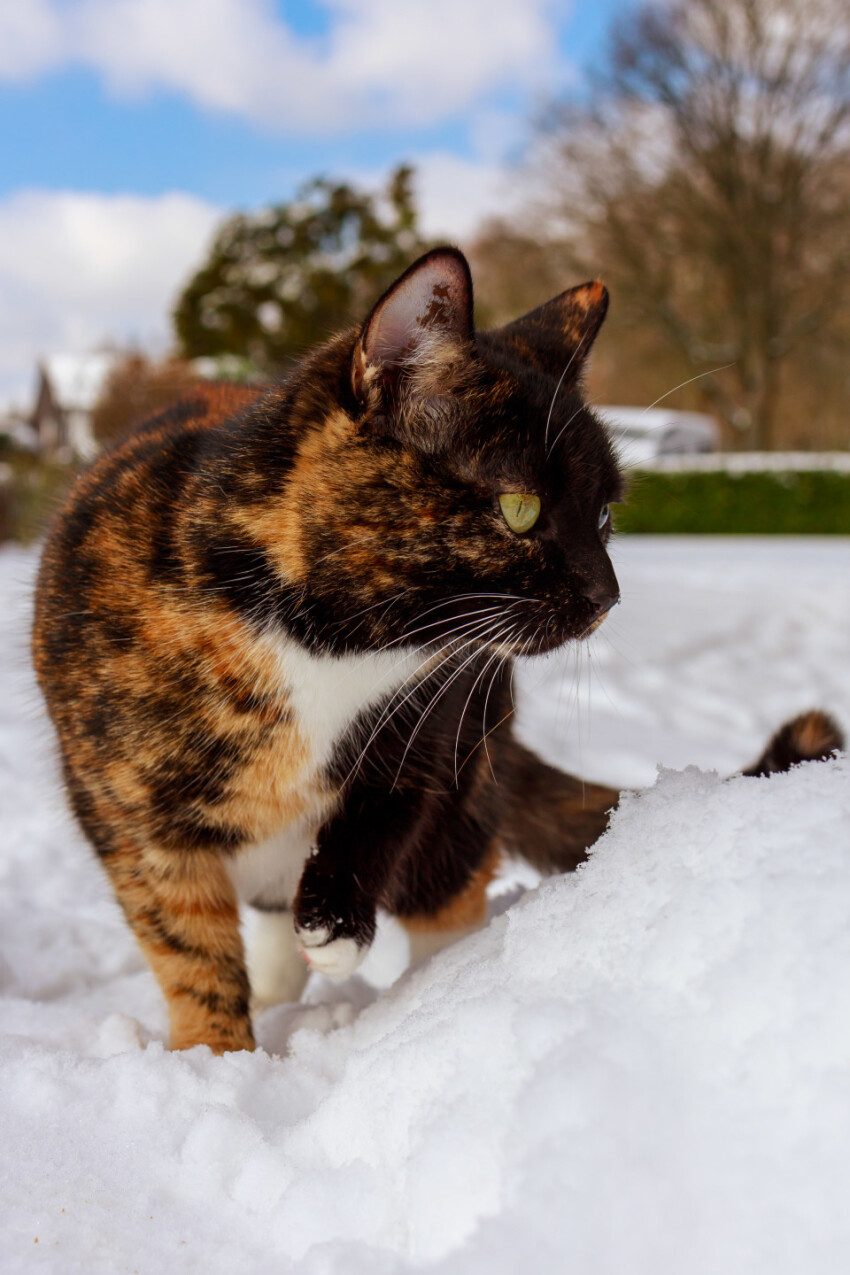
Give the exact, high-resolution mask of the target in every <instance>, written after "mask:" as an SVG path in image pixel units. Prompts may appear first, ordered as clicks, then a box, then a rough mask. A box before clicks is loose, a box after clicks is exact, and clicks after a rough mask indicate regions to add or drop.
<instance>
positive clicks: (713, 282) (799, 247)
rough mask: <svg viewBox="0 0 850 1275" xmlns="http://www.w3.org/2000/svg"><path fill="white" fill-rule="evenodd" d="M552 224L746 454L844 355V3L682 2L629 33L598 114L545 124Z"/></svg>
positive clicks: (849, 113)
mask: <svg viewBox="0 0 850 1275" xmlns="http://www.w3.org/2000/svg"><path fill="white" fill-rule="evenodd" d="M544 136H545V144H544V147H543V154H544V157H545V164H546V169H545V176H546V179H547V182H548V184H549V189H550V192H551V194H552V197H551V198H550V201H549V212H550V226H549V229H550V232H551V216H552V215H553V214H554V216H555V217H556V218H558V219H560V223H561V228H562V234H563V237H564V238H567V239H571V240H572V241H573V243H574V244H575V245H576V255H577V257H578V258H579V259H580V260H581V263H582V265H583V266H584V268H585V269H586V270H588V271H589V272H590V273H593V272H599V273H602V274H603V275H604V276H605V278H606V280H607V281H609V282H610V283H611V284H612V285H613V288H614V289H615V296H616V298H617V299H618V301H619V302H620V304H621V305H622V306H624V307H625V310H626V311H627V312H628V315H629V318H630V320H631V322H632V323H633V324H634V325H635V326H639V327H641V328H642V329H644V330H645V329H646V328H651V329H652V330H654V331H655V332H657V333H659V334H660V335H662V336H663V338H664V339H665V340H666V341H667V342H668V343H670V344H672V345H673V346H674V347H675V348H677V349H678V350H679V351H680V352H681V355H682V356H683V367H684V368H686V369H687V370H690V372H691V373H692V374H693V375H699V374H701V373H704V372H706V371H707V370H708V369H711V368H712V367H718V366H724V365H726V366H725V370H723V371H722V372H717V373H716V374H710V375H708V376H706V377H705V380H704V382H703V389H704V392H705V393H706V394H707V395H708V396H709V398H710V400H711V401H712V403H713V404H714V407H715V409H716V410H717V411H718V412H719V413H720V414H721V415H722V416H723V417H724V418H725V419H726V420H727V421H728V422H729V423H730V425H732V426H733V427H735V428H736V429H737V430H739V431H740V434H741V437H742V441H743V442H745V444H747V445H749V446H756V447H770V446H772V445H773V444H774V440H775V423H776V418H777V409H778V407H779V405H780V401H781V396H782V394H783V379H782V378H783V371H784V369H785V368H786V366H787V362H788V359H789V357H791V356H793V357H794V359H795V361H796V362H798V363H799V361H800V359H801V358H804V356H805V352H806V350H807V349H814V348H815V347H816V346H817V344H818V343H820V342H823V341H833V342H834V341H835V340H836V339H838V337H839V336H841V339H846V330H847V325H846V320H845V319H842V318H841V309H842V306H844V305H846V303H847V301H848V298H850V199H848V194H850V9H848V7H847V4H846V0H671V2H670V3H663V4H662V3H654V4H649V5H647V6H646V7H645V8H643V9H642V10H640V11H638V12H637V13H636V14H634V15H633V16H631V17H629V18H627V19H625V20H621V25H620V27H619V30H618V31H617V32H616V34H615V35H614V36H613V37H612V42H611V47H610V54H609V58H608V61H607V63H606V65H605V66H604V68H603V70H602V71H601V72H600V73H599V75H598V76H597V77H596V83H595V85H594V91H593V93H592V94H591V105H589V106H587V105H582V106H578V107H577V106H575V105H569V106H562V107H559V108H555V109H554V110H553V111H552V113H551V115H550V116H549V118H548V120H547V121H546V125H545V134H544Z"/></svg>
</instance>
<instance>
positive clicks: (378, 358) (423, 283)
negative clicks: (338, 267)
mask: <svg viewBox="0 0 850 1275" xmlns="http://www.w3.org/2000/svg"><path fill="white" fill-rule="evenodd" d="M435 333H436V334H441V335H444V336H447V337H449V338H453V339H455V340H460V341H463V340H469V339H470V338H471V337H472V276H471V274H470V272H469V265H468V263H467V260H466V257H464V255H463V253H462V252H459V251H458V249H457V248H434V249H433V250H432V251H431V252H427V253H426V254H425V255H424V257H420V258H419V260H418V261H414V263H413V265H412V266H410V268H409V269H408V270H405V272H404V274H403V275H402V276H401V278H399V279H397V280H396V281H395V283H394V284H393V285H392V287H391V288H389V289H388V290H387V291H386V292H385V293H384V295H383V296H382V297H381V299H380V301H379V302H378V304H377V305H376V306H375V308H374V309H373V311H372V313H371V314H370V315H369V317H368V319H367V320H366V322H365V323H364V325H363V330H362V331H361V333H360V336H359V338H358V341H357V344H356V345H355V347H354V357H353V361H352V369H351V381H352V386H353V389H354V393H355V394H356V395H357V396H358V398H359V397H361V395H362V391H363V386H364V382H365V380H366V377H367V374H368V372H369V370H370V369H374V370H375V371H376V372H377V374H378V375H379V376H382V377H384V378H387V377H389V378H391V377H392V376H393V375H394V374H397V373H398V371H399V369H400V368H401V367H403V366H404V365H405V364H407V365H409V364H410V363H415V360H416V356H417V354H418V353H424V352H426V351H427V349H428V344H429V342H428V338H429V336H431V335H433V334H435Z"/></svg>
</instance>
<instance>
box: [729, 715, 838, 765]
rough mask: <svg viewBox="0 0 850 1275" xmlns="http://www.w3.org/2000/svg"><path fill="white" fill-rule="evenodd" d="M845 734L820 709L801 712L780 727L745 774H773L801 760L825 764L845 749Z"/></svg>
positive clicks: (834, 721)
mask: <svg viewBox="0 0 850 1275" xmlns="http://www.w3.org/2000/svg"><path fill="white" fill-rule="evenodd" d="M844 746H845V743H844V734H843V732H842V730H841V728H840V726H839V725H838V723H837V722H836V720H835V718H834V717H831V716H830V714H829V713H825V712H823V710H822V709H819V708H813V709H810V710H809V711H808V712H806V713H800V714H799V716H798V717H794V718H792V720H791V721H790V722H786V723H785V725H784V726H780V728H779V730H778V731H777V732H776V734H775V735H774V736H773V737H772V738H771V740H770V743H769V744H768V746H767V748H766V749H765V751H764V753H763V754H762V756H761V757H760V758H759V760H758V761H757V762H756V764H755V766H753V767H752V768H751V769H750V770H748V771H746V772H745V773H746V774H748V775H773V774H776V773H777V772H778V771H784V770H790V768H791V767H792V766H797V765H799V764H800V763H801V762H804V761H826V760H827V759H828V758H830V757H832V756H833V754H834V753H838V752H841V750H842V749H843V748H844Z"/></svg>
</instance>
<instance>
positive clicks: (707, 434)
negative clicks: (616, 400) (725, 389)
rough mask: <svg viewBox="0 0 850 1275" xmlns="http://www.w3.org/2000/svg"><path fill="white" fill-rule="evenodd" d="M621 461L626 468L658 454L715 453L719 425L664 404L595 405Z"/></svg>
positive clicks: (700, 415)
mask: <svg viewBox="0 0 850 1275" xmlns="http://www.w3.org/2000/svg"><path fill="white" fill-rule="evenodd" d="M596 410H597V411H598V412H599V414H600V416H601V417H602V419H603V420H604V421H605V424H606V425H607V426H608V429H609V430H610V433H611V437H612V438H613V440H614V442H615V444H616V447H617V453H618V455H619V457H620V460H621V461H622V463H623V464H624V465H626V466H629V467H630V468H635V467H637V466H640V465H643V464H646V463H647V462H648V461H652V460H655V459H656V457H658V456H681V455H687V454H690V455H693V454H694V453H698V452H716V451H717V450H718V449H719V447H720V427H719V426H718V424H717V421H716V420H715V419H714V417H713V416H708V415H707V414H706V413H705V412H677V411H674V410H673V409H672V408H666V407H598V408H597V409H596Z"/></svg>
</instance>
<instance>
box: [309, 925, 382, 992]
mask: <svg viewBox="0 0 850 1275" xmlns="http://www.w3.org/2000/svg"><path fill="white" fill-rule="evenodd" d="M295 937H296V938H297V940H298V943H299V945H300V947H301V954H302V956H303V957H304V959H305V961H307V962H308V964H309V965H310V968H311V969H314V970H318V972H319V973H320V974H327V976H328V978H336V979H340V980H342V979H344V978H350V977H351V975H352V974H353V973H354V971H355V970H356V969H357V967H358V965H359V964H360V962H361V961H362V960H363V957H364V956H365V955H366V953H367V952H368V950H369V949H368V948H366V947H361V946H360V944H359V943H357V942H355V940H354V939H344V938H343V939H331V940H330V942H328V931H327V930H326V929H325V927H324V926H318V927H317V928H316V929H315V930H296V931H295Z"/></svg>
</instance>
